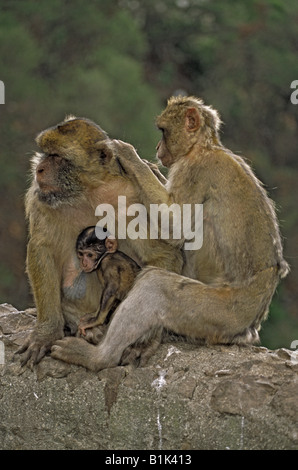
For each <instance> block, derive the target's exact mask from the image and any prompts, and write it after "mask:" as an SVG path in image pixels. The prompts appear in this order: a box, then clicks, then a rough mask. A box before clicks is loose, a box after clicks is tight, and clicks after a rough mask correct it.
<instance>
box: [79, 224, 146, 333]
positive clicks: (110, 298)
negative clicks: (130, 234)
mask: <svg viewBox="0 0 298 470" xmlns="http://www.w3.org/2000/svg"><path fill="white" fill-rule="evenodd" d="M102 231H103V237H101V238H98V237H97V235H96V228H95V227H94V226H92V227H87V228H85V229H84V230H83V231H82V232H81V233H80V235H79V236H78V239H77V244H76V252H77V255H78V258H79V260H80V266H81V269H82V271H84V272H85V273H90V272H92V271H94V270H97V274H98V277H99V279H100V281H101V282H102V283H103V291H102V295H101V299H100V305H99V309H98V311H97V312H96V315H95V316H94V315H92V314H91V315H90V314H88V315H85V316H84V317H82V318H81V320H80V324H79V332H80V333H81V334H82V335H84V336H85V335H86V332H85V330H86V329H87V328H93V327H94V326H97V325H101V324H103V323H104V321H105V319H106V317H107V315H108V313H109V312H110V311H111V309H112V307H114V306H115V305H116V303H117V302H118V303H119V302H120V301H121V300H123V299H124V297H125V296H126V294H127V293H128V291H129V290H130V289H131V287H132V285H133V283H134V280H135V278H136V276H137V274H138V273H139V271H140V266H139V265H138V264H137V263H136V262H135V261H134V260H133V259H132V258H130V257H129V256H127V255H126V254H125V253H123V252H122V251H118V243H117V240H116V239H115V238H114V237H112V236H110V235H108V232H107V230H106V229H102Z"/></svg>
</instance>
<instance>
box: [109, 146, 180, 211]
mask: <svg viewBox="0 0 298 470" xmlns="http://www.w3.org/2000/svg"><path fill="white" fill-rule="evenodd" d="M112 145H113V153H114V154H115V155H116V156H117V158H118V159H119V160H120V163H121V166H122V167H123V168H124V170H125V172H126V173H127V174H128V177H129V178H130V179H133V180H134V181H135V182H136V183H137V185H138V188H139V193H140V197H141V199H142V203H143V204H144V205H145V206H146V209H147V210H149V205H150V204H162V203H165V204H172V202H173V201H172V198H171V196H170V195H169V193H168V192H167V190H166V188H165V186H164V184H163V183H164V180H165V181H166V179H165V178H164V180H163V181H162V182H161V178H159V176H158V175H157V174H156V172H153V171H152V169H151V166H152V164H151V165H150V164H148V162H145V161H144V160H142V159H141V158H140V157H139V156H138V154H137V152H136V151H135V149H134V147H133V146H132V145H130V144H127V143H125V142H122V141H120V140H113V141H112Z"/></svg>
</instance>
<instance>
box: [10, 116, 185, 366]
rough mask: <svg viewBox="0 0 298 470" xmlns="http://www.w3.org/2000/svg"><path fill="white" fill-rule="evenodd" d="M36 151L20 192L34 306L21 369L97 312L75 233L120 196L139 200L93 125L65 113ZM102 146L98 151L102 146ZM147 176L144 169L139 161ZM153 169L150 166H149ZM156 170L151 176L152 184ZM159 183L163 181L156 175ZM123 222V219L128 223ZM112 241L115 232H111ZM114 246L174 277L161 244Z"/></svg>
mask: <svg viewBox="0 0 298 470" xmlns="http://www.w3.org/2000/svg"><path fill="white" fill-rule="evenodd" d="M36 142H37V145H38V146H39V148H40V149H41V152H40V153H37V154H36V155H35V156H34V158H33V160H32V174H33V175H32V184H31V187H30V189H29V190H28V192H27V195H26V215H27V218H28V221H29V242H28V247H27V272H28V276H29V281H30V284H31V287H32V291H33V296H34V300H35V305H36V307H37V323H36V327H35V329H34V331H33V332H32V334H31V336H30V338H29V339H28V340H27V341H26V342H25V344H24V345H23V346H22V347H21V348H20V350H19V351H18V352H19V353H24V355H23V357H22V364H25V363H26V362H28V360H29V359H30V361H32V363H33V364H35V363H37V362H39V361H40V360H41V358H42V357H43V356H44V355H45V354H46V353H47V352H48V351H49V350H50V348H51V346H52V344H53V342H54V341H55V340H57V339H61V338H63V336H64V334H65V330H68V331H69V332H70V333H71V334H75V333H76V330H77V325H78V322H79V318H81V317H82V316H83V315H84V314H93V315H95V313H96V312H97V309H98V299H99V298H100V295H101V291H102V286H101V284H100V282H99V280H98V276H97V274H96V272H93V273H90V274H86V273H84V275H80V276H79V278H76V280H75V282H74V281H73V279H74V273H75V272H78V265H79V260H78V259H77V255H76V251H75V246H76V239H77V235H78V233H80V231H81V230H82V229H83V228H84V227H88V226H91V225H96V224H97V222H98V221H99V220H98V217H96V215H95V210H96V208H97V207H98V205H100V204H110V205H112V206H113V207H115V217H116V219H117V217H118V213H117V201H118V196H119V195H125V197H126V199H127V204H129V205H130V204H135V203H139V202H140V199H139V188H138V187H136V183H132V181H131V179H130V178H128V177H127V175H126V174H125V172H124V170H123V168H122V166H121V164H120V160H119V158H118V156H117V155H115V154H114V153H113V152H112V151H111V149H110V148H109V145H111V141H110V139H109V137H108V135H107V134H106V132H105V131H103V130H102V129H101V128H100V127H99V126H98V125H97V124H95V123H94V122H92V121H90V120H88V119H86V118H77V117H74V116H70V117H68V118H66V119H65V120H64V121H63V122H62V123H60V124H58V125H56V126H54V127H51V128H49V129H46V130H45V131H43V132H41V133H40V134H39V135H38V136H37V138H36ZM103 142H105V143H106V146H105V150H103V148H102V147H101V145H102V143H103ZM146 165H147V167H148V169H149V171H150V172H152V174H153V171H152V170H151V169H150V166H149V165H148V164H146ZM151 166H152V165H151ZM158 174H159V172H158V169H157V168H156V167H154V174H153V177H154V178H156V179H157V180H158ZM161 179H162V180H163V181H164V177H161ZM128 220H129V219H128ZM113 235H115V236H116V238H118V237H117V232H116V233H115V234H113ZM119 249H120V250H121V251H123V252H124V253H126V254H127V255H128V256H130V257H131V258H133V259H134V260H135V261H136V262H137V263H138V264H139V265H140V266H141V267H143V266H146V265H154V266H160V267H163V268H165V269H169V270H170V271H175V272H181V270H182V264H183V259H182V253H181V250H180V248H179V247H175V248H173V247H171V246H170V245H169V244H168V243H166V241H163V240H157V239H155V240H151V239H150V237H149V236H148V237H147V238H146V239H137V240H131V239H130V238H128V237H127V238H126V239H123V240H119Z"/></svg>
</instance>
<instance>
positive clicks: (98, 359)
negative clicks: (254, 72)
mask: <svg viewBox="0 0 298 470" xmlns="http://www.w3.org/2000/svg"><path fill="white" fill-rule="evenodd" d="M157 126H158V127H159V129H160V130H161V132H162V138H161V141H160V142H159V143H158V146H157V158H158V159H159V160H160V161H161V162H162V164H163V165H164V166H166V167H168V168H169V175H168V182H167V184H166V185H165V186H164V185H162V184H161V183H160V182H159V181H158V180H157V179H156V178H154V176H153V175H152V173H151V172H150V171H149V169H148V166H147V165H146V164H144V163H143V162H142V160H141V159H140V158H139V156H138V155H137V153H136V151H135V150H134V148H133V147H132V146H130V145H128V144H125V143H123V142H120V141H114V143H113V149H114V150H113V151H114V154H115V155H118V157H119V160H120V162H121V166H122V167H123V168H124V171H125V172H126V173H127V175H128V176H129V177H130V178H131V180H132V181H133V182H134V185H135V187H138V188H139V199H140V200H141V202H142V203H143V204H144V205H145V206H146V207H149V205H150V204H162V203H165V204H166V205H170V204H172V203H175V204H178V205H180V206H181V207H182V206H183V205H184V204H192V205H193V207H195V205H196V204H203V214H204V218H203V245H202V247H201V248H200V249H198V250H185V252H184V256H185V264H184V268H183V275H179V274H177V273H173V272H168V271H166V270H164V269H159V268H156V267H148V268H145V269H144V270H143V271H142V273H141V274H140V275H139V277H138V279H137V281H136V282H135V284H134V286H133V288H132V290H131V291H130V292H129V295H128V296H127V297H126V299H125V300H124V301H123V302H122V303H121V304H120V306H119V307H118V308H117V310H116V312H115V313H114V316H113V319H112V321H111V323H110V325H109V328H108V331H107V334H106V336H105V338H104V340H103V341H102V342H101V343H100V344H99V345H98V346H92V345H89V344H87V343H86V342H84V341H82V340H80V339H77V338H65V339H64V340H61V341H57V342H56V344H55V345H54V346H53V348H52V356H53V357H55V358H58V359H62V360H64V361H66V362H70V363H75V364H79V365H83V366H84V367H87V368H89V369H92V370H100V369H102V368H106V367H113V366H116V365H117V364H119V362H120V359H121V355H122V353H123V351H124V350H125V348H127V346H129V345H130V344H133V343H134V342H136V341H140V340H141V339H142V338H143V337H144V336H146V338H148V335H149V334H150V332H154V331H156V329H158V328H163V329H166V330H170V331H172V332H174V333H176V334H178V335H183V336H185V337H188V338H195V339H199V340H203V341H205V342H206V343H209V344H216V343H225V344H231V343H238V344H249V343H254V342H257V341H258V339H259V335H258V331H259V329H260V327H261V322H262V321H263V320H264V319H265V318H266V317H267V314H268V310H269V305H270V302H271V299H272V296H273V294H274V292H275V289H276V286H277V284H278V282H279V280H280V279H281V278H284V277H285V276H286V275H287V273H288V271H289V267H288V264H287V262H286V261H285V260H284V258H283V250H282V243H281V237H280V232H279V227H278V222H277V217H276V214H275V210H274V205H273V203H272V201H271V200H270V199H269V197H268V196H267V194H266V191H265V190H264V188H263V186H262V184H261V183H260V182H259V181H258V179H257V178H256V176H255V175H254V173H253V171H252V170H251V168H250V167H249V165H248V164H247V163H246V162H245V161H244V159H243V158H241V157H239V156H238V155H235V154H233V153H232V152H231V151H230V150H228V149H226V148H225V147H224V146H223V145H222V143H221V141H220V138H219V128H220V119H219V117H218V113H217V112H216V111H215V110H214V109H212V108H211V107H209V106H206V105H205V104H204V103H203V102H202V101H201V100H200V99H198V98H195V97H173V98H171V99H170V100H169V101H168V105H167V107H166V109H165V110H164V111H163V112H162V114H161V115H160V116H159V117H158V118H157ZM103 147H104V143H103ZM193 222H194V221H193V218H192V224H193ZM192 228H194V227H192ZM168 244H169V245H171V246H173V247H174V246H175V240H173V239H171V238H170V239H169V240H168ZM136 319H137V320H136Z"/></svg>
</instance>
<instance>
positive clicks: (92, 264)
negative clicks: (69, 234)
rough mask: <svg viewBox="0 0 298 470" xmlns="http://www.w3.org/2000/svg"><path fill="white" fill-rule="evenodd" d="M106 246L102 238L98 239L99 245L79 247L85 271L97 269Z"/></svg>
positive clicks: (81, 264)
mask: <svg viewBox="0 0 298 470" xmlns="http://www.w3.org/2000/svg"><path fill="white" fill-rule="evenodd" d="M105 251H106V247H105V244H104V241H103V243H101V240H99V241H98V245H97V246H89V247H86V248H81V249H78V251H77V255H78V258H79V260H80V267H81V269H82V271H84V272H85V273H91V272H92V271H94V270H95V269H97V267H98V264H99V261H100V258H101V256H102V255H103V254H104V253H105Z"/></svg>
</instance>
